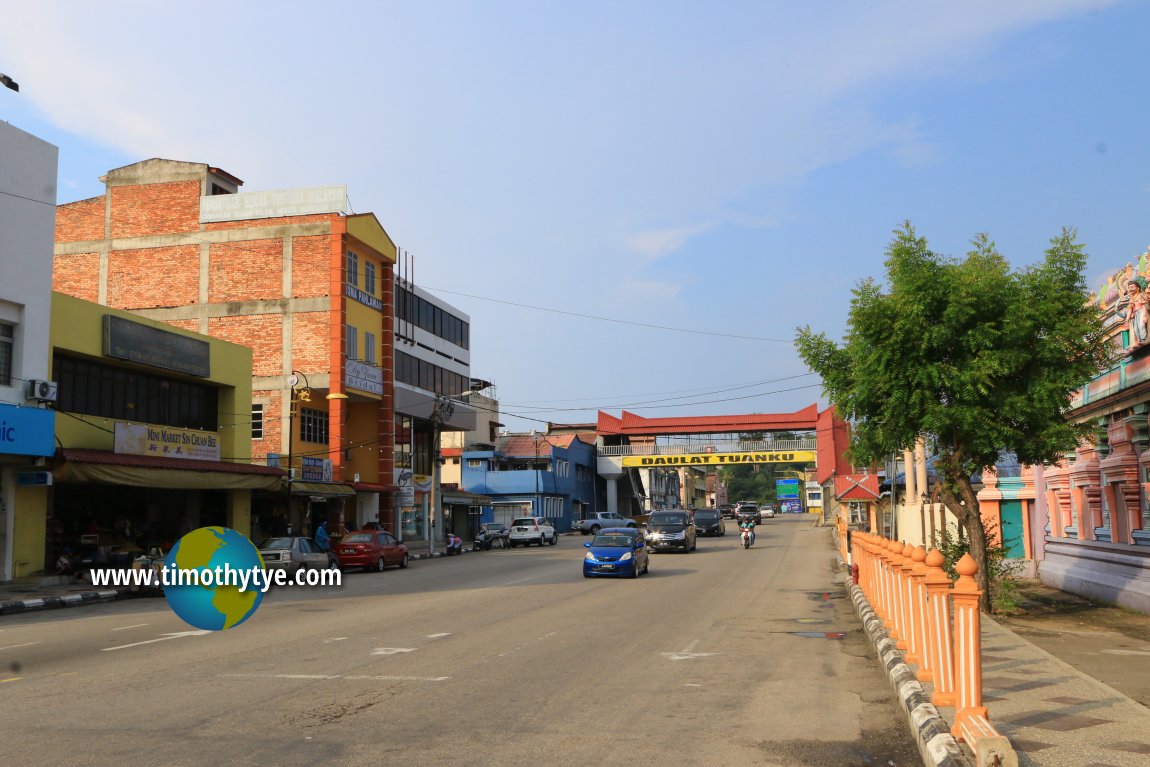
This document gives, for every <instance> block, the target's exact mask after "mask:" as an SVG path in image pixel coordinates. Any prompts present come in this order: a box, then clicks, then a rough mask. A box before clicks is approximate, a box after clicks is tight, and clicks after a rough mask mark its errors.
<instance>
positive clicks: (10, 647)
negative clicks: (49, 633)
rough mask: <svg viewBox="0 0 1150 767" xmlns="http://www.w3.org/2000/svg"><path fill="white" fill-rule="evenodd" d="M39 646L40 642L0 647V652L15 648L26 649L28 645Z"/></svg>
mask: <svg viewBox="0 0 1150 767" xmlns="http://www.w3.org/2000/svg"><path fill="white" fill-rule="evenodd" d="M34 644H40V642H25V643H24V644H10V645H8V646H7V647H0V650H12V649H15V648H17V647H28V646H29V645H34Z"/></svg>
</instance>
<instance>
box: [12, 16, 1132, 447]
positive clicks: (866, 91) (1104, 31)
mask: <svg viewBox="0 0 1150 767" xmlns="http://www.w3.org/2000/svg"><path fill="white" fill-rule="evenodd" d="M167 5H174V4H157V3H154V2H147V3H145V2H117V1H116V0H112V1H111V2H106V3H101V4H98V5H92V4H79V3H68V2H61V1H60V0H46V1H42V2H37V3H24V4H19V5H9V6H7V7H6V8H5V11H4V15H5V23H4V24H3V25H2V26H0V72H4V73H6V74H8V75H10V76H12V77H13V78H14V79H15V80H17V81H18V82H19V83H20V86H21V91H20V93H18V94H16V93H12V92H11V91H6V90H0V119H4V120H7V121H8V122H11V123H13V124H14V125H16V126H18V127H20V128H22V129H24V130H27V131H29V132H31V133H34V134H36V135H39V136H41V137H43V138H45V139H47V140H48V141H51V142H53V143H55V144H56V145H58V146H59V147H60V187H59V195H58V196H59V200H60V201H61V202H68V201H72V200H77V199H82V198H85V197H91V196H94V195H97V194H101V193H102V192H103V187H102V185H101V184H100V183H99V181H98V177H99V176H100V175H102V174H103V173H104V172H106V171H107V170H109V169H112V168H116V167H119V166H122V165H127V164H129V163H133V162H137V161H139V160H142V159H147V158H149V157H165V158H169V159H177V160H187V161H192V162H205V163H209V164H211V165H214V166H218V167H221V168H224V169H225V170H227V171H228V172H230V173H232V174H234V175H236V176H238V177H240V178H241V179H243V180H244V181H245V185H244V187H243V189H244V191H260V190H268V189H282V188H290V187H307V186H322V185H328V184H346V185H347V186H348V193H349V197H350V199H351V202H352V205H353V206H354V208H355V210H356V211H357V212H367V211H371V212H374V213H375V214H376V215H377V216H378V218H379V219H380V221H381V223H382V224H383V226H384V227H385V228H386V229H387V230H388V232H389V233H390V234H391V236H392V237H393V238H394V239H395V240H396V242H397V243H398V244H399V245H400V246H401V247H403V248H405V249H406V250H408V251H410V252H412V253H413V254H415V263H416V273H415V277H416V280H417V282H418V283H419V284H421V285H422V286H424V287H425V288H427V289H429V290H432V291H433V292H436V293H438V294H439V295H440V296H441V297H442V298H444V299H446V300H447V301H449V302H451V303H452V304H454V305H455V306H457V307H459V308H460V309H462V310H463V311H465V312H467V313H468V314H470V315H471V320H472V332H471V338H472V374H473V375H475V376H478V377H482V378H486V379H488V380H491V381H494V382H495V383H496V384H497V386H498V394H499V397H500V399H501V400H502V401H503V403H504V410H505V412H506V414H505V416H504V418H503V419H502V420H503V421H504V423H506V424H507V425H508V426H509V427H510V428H512V429H528V428H531V427H532V426H539V425H540V424H539V421H546V420H551V421H556V422H585V421H592V420H594V417H595V411H596V409H597V408H603V409H607V410H609V411H610V412H612V413H615V414H617V413H618V411H619V410H620V409H621V408H622V407H623V406H628V407H627V409H629V410H631V411H633V412H637V413H640V414H642V415H646V416H650V417H659V416H670V415H705V414H733V413H748V412H754V413H773V412H790V411H793V410H797V409H799V408H802V407H805V406H807V405H809V404H810V403H812V402H816V401H817V402H819V403H820V406H822V405H823V404H824V402H823V400H822V399H821V397H820V389H819V386H818V381H817V379H816V378H815V377H814V376H811V375H806V376H805V377H804V374H805V373H807V372H808V371H807V370H806V368H805V366H804V365H803V363H802V362H801V361H800V360H799V358H798V355H797V354H796V353H795V351H794V346H793V343H792V340H793V338H794V334H795V328H796V326H800V325H807V324H809V325H811V326H812V327H813V328H815V329H816V330H822V331H825V332H826V333H828V334H829V335H830V336H831V337H833V338H839V337H841V336H842V334H843V333H844V331H845V323H846V318H847V310H848V307H849V301H850V297H851V288H852V287H853V286H854V285H855V284H857V283H858V281H859V280H861V279H863V278H865V277H868V276H874V277H881V276H882V274H883V259H884V249H885V247H886V245H887V243H888V242H889V240H890V237H891V231H892V230H893V229H895V228H896V227H897V226H899V225H900V223H901V222H902V221H903V220H906V219H909V220H910V221H911V222H912V223H913V224H914V225H915V226H916V228H917V229H918V231H919V233H920V234H922V235H924V236H926V237H927V238H928V239H929V240H930V242H931V245H932V247H933V248H934V249H935V250H938V251H940V252H944V253H949V254H954V255H960V254H962V253H963V252H965V250H966V249H967V245H968V243H969V241H970V239H971V237H973V236H974V235H975V234H977V233H979V232H987V233H989V234H990V236H991V237H992V238H993V239H994V240H995V241H996V242H997V243H998V246H999V248H1000V250H1001V251H1002V253H1003V254H1004V255H1005V256H1006V257H1007V258H1008V259H1009V260H1010V261H1011V263H1012V264H1014V265H1015V266H1023V265H1025V264H1029V263H1033V262H1035V261H1036V260H1038V259H1039V258H1041V254H1042V251H1043V249H1044V248H1045V247H1046V244H1047V242H1048V241H1049V239H1050V238H1051V237H1053V236H1055V235H1056V234H1057V233H1058V232H1059V230H1060V228H1061V227H1062V226H1073V227H1076V228H1077V229H1078V232H1079V237H1080V239H1081V240H1082V241H1083V242H1084V243H1085V244H1086V246H1087V250H1088V252H1089V253H1090V256H1091V258H1090V267H1089V269H1090V271H1089V275H1088V276H1089V280H1090V284H1091V285H1097V284H1099V283H1100V282H1101V280H1102V279H1103V278H1104V277H1105V276H1106V275H1107V273H1108V272H1111V271H1113V270H1114V269H1116V268H1118V267H1120V266H1122V265H1124V264H1125V263H1126V262H1127V261H1131V260H1136V259H1137V257H1138V256H1139V255H1140V254H1141V253H1143V252H1144V251H1145V249H1146V248H1147V246H1148V245H1150V227H1148V226H1147V224H1146V222H1147V217H1146V211H1147V204H1148V202H1150V142H1148V140H1147V136H1148V135H1150V134H1148V128H1150V105H1148V103H1147V102H1148V98H1147V94H1148V93H1150V87H1147V86H1148V85H1150V83H1148V80H1150V66H1148V65H1147V63H1146V62H1147V58H1146V57H1147V54H1146V52H1145V51H1146V42H1145V39H1144V32H1145V30H1147V29H1150V7H1148V5H1147V4H1146V3H1145V2H1100V1H1087V0H1033V1H1029V2H1028V1H1026V0H1015V1H1014V2H1010V3H1002V2H999V1H998V0H995V1H994V2H985V1H981V0H974V1H971V2H963V3H953V2H949V3H944V2H866V3H798V2H734V1H733V0H732V1H731V2H724V3H701V2H695V3H687V2H596V1H590V2H583V3H558V2H450V1H449V0H443V1H441V2H435V3H390V2H373V3H355V2H332V3H329V4H327V5H325V6H323V12H322V14H321V13H317V12H316V8H317V6H316V5H315V4H314V3H302V2H278V3H271V2H250V3H243V4H235V3H222V2H214V1H212V2H201V3H197V4H195V5H194V6H191V5H188V6H186V7H178V8H168V7H166V6H167ZM514 304H520V305H521V306H516V305H514ZM522 305H529V306H535V307H547V308H550V309H554V310H557V311H551V312H548V311H539V310H536V309H529V308H525V306H522ZM572 314H580V315H590V316H597V317H608V318H613V319H616V320H620V321H621V322H605V321H601V320H593V319H586V318H581V317H576V316H572ZM650 326H660V327H650ZM660 328H679V329H685V330H692V331H697V332H693V333H687V332H679V331H676V330H670V329H660ZM735 336H743V337H746V336H750V337H754V339H778V340H754V339H748V338H736V337H735ZM643 403H647V404H643ZM516 416H529V417H530V418H531V419H537V420H528V419H526V418H519V417H516Z"/></svg>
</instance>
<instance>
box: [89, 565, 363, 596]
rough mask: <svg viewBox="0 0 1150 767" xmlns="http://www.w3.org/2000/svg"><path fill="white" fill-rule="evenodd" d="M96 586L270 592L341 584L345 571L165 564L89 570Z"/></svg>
mask: <svg viewBox="0 0 1150 767" xmlns="http://www.w3.org/2000/svg"><path fill="white" fill-rule="evenodd" d="M89 576H90V581H91V583H92V585H93V586H113V587H115V586H127V587H134V588H145V589H154V588H169V587H179V586H203V587H206V588H214V587H216V586H231V587H233V588H236V589H239V590H240V591H262V592H265V593H266V592H267V591H268V590H269V589H271V588H272V587H273V586H340V585H342V582H343V573H342V572H340V571H339V570H337V569H335V568H332V569H329V570H306V569H303V568H300V569H299V570H297V571H296V572H295V573H289V572H288V571H287V570H280V569H272V570H264V569H263V568H261V567H232V566H231V565H228V564H223V565H218V566H216V567H198V568H176V567H169V566H167V565H165V566H164V567H162V568H158V569H146V568H145V569H141V570H92V571H91V572H90V573H89Z"/></svg>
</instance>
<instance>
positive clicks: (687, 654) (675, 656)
mask: <svg viewBox="0 0 1150 767" xmlns="http://www.w3.org/2000/svg"><path fill="white" fill-rule="evenodd" d="M698 644H699V640H698V639H696V640H695V641H693V642H691V643H690V644H689V645H687V646H686V647H685V648H684V649H683V650H682V651H680V652H661V653H659V654H660V655H662V656H663V657H664V658H667V659H668V660H690V659H691V658H706V657H708V656H711V655H718V653H714V652H693V650H694V649H695V647H697V646H698Z"/></svg>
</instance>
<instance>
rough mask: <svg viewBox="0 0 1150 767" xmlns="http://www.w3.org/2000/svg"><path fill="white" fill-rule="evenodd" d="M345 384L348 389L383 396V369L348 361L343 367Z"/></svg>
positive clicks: (357, 361)
mask: <svg viewBox="0 0 1150 767" xmlns="http://www.w3.org/2000/svg"><path fill="white" fill-rule="evenodd" d="M344 376H345V383H346V385H347V386H348V388H351V389H359V390H360V391H365V392H370V393H372V394H383V369H382V368H377V367H376V366H375V365H368V364H367V363H365V362H360V361H359V360H348V361H347V364H346V365H345V366H344Z"/></svg>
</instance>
